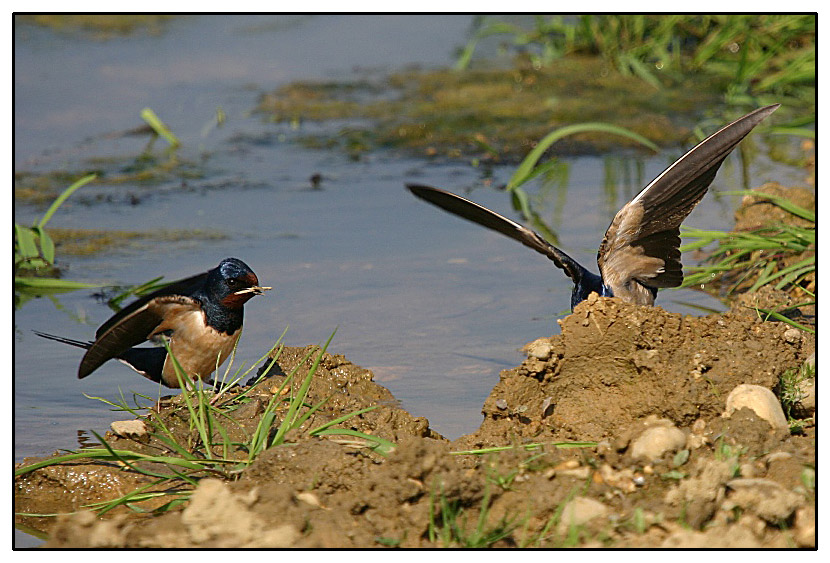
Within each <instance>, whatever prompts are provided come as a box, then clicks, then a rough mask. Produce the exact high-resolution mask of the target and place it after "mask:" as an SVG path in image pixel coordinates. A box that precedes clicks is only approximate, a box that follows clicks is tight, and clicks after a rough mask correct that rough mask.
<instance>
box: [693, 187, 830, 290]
mask: <svg viewBox="0 0 830 563" xmlns="http://www.w3.org/2000/svg"><path fill="white" fill-rule="evenodd" d="M726 193H727V194H737V195H752V196H755V197H761V198H765V199H768V200H769V201H770V202H771V203H773V204H775V205H777V206H778V207H780V208H781V209H783V210H785V211H787V212H788V213H790V214H792V215H794V216H796V217H800V218H801V219H804V220H806V221H808V222H809V224H808V225H807V226H799V225H791V224H785V223H782V224H777V225H772V226H764V227H760V228H758V229H754V230H752V231H735V232H725V231H716V230H714V231H709V230H703V229H693V228H688V227H684V228H683V236H684V238H692V239H697V240H696V241H695V242H690V243H687V244H685V245H683V246H682V247H681V251H684V252H685V251H689V250H698V249H702V248H705V247H707V246H709V245H711V244H715V245H717V248H715V250H713V251H712V253H711V254H710V255H709V257H708V258H707V262H708V264H706V265H703V266H696V267H691V268H689V269H688V270H689V273H688V274H687V275H686V277H685V279H684V280H683V286H682V287H691V286H699V287H701V289H705V288H706V286H707V285H708V284H712V285H714V286H715V287H719V288H721V291H722V292H723V294H724V295H725V296H727V297H728V296H729V295H731V294H732V293H733V292H735V291H736V290H739V289H741V290H746V291H748V292H754V291H757V290H758V289H759V288H761V287H763V286H765V285H770V286H772V287H774V288H775V289H785V290H786V289H792V288H796V287H797V288H799V289H800V290H802V291H805V292H808V291H807V289H806V287H805V286H806V280H807V279H808V278H813V277H814V276H815V271H816V259H815V255H814V253H815V244H816V230H815V220H816V218H815V213H814V212H812V211H810V210H808V209H804V208H802V207H799V206H797V205H795V204H793V203H792V202H790V201H788V200H787V199H785V198H782V197H779V196H775V195H773V194H765V193H763V192H757V191H751V190H746V191H738V192H726ZM808 293H809V292H808Z"/></svg>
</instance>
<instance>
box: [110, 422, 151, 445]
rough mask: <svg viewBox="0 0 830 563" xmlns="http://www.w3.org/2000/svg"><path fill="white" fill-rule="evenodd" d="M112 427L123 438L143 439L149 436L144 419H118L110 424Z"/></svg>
mask: <svg viewBox="0 0 830 563" xmlns="http://www.w3.org/2000/svg"><path fill="white" fill-rule="evenodd" d="M110 428H112V431H113V432H115V433H116V434H118V435H119V436H121V437H122V438H133V439H135V440H141V439H143V438H146V437H147V436H148V434H147V426H146V425H145V424H144V421H143V420H116V421H114V422H113V423H112V424H110Z"/></svg>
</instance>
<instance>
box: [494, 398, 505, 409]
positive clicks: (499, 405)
mask: <svg viewBox="0 0 830 563" xmlns="http://www.w3.org/2000/svg"><path fill="white" fill-rule="evenodd" d="M496 408H497V409H499V410H500V411H504V410H507V401H505V400H504V399H498V400H497V401H496Z"/></svg>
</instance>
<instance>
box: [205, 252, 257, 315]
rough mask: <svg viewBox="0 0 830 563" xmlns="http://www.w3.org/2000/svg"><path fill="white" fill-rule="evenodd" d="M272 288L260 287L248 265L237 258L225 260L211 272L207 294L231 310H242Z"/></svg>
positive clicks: (206, 288)
mask: <svg viewBox="0 0 830 563" xmlns="http://www.w3.org/2000/svg"><path fill="white" fill-rule="evenodd" d="M269 289H271V288H270V287H263V286H260V285H259V279H258V278H257V276H256V274H255V273H254V271H253V270H251V268H250V267H248V265H247V264H246V263H245V262H243V261H242V260H239V259H237V258H225V259H224V260H222V262H220V263H219V266H217V267H216V268H214V269H213V270H211V272H210V273H209V274H208V278H207V281H206V287H205V290H206V293H207V294H208V295H209V296H210V298H211V299H213V300H215V301H216V302H218V303H221V304H222V305H223V306H225V307H228V308H229V309H239V308H241V307H242V306H243V305H244V304H245V303H246V302H247V301H248V300H249V299H250V298H251V297H253V296H254V295H262V294H263V293H264V292H265V291H266V290H269Z"/></svg>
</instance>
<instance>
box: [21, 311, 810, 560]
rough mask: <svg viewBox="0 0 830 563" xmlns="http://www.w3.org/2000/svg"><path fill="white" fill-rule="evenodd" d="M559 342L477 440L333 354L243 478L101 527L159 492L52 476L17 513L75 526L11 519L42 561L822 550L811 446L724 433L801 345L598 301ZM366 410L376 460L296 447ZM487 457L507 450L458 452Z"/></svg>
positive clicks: (104, 471) (504, 393) (776, 433)
mask: <svg viewBox="0 0 830 563" xmlns="http://www.w3.org/2000/svg"><path fill="white" fill-rule="evenodd" d="M560 324H561V327H562V334H561V335H557V336H553V337H550V338H541V339H539V340H537V341H535V342H533V343H531V344H529V345H528V346H527V347H526V351H527V353H528V358H527V359H526V360H525V361H524V362H522V364H521V365H520V366H518V367H516V368H513V369H509V370H505V371H503V372H502V375H501V381H500V382H499V383H498V384H497V385H496V387H495V388H494V390H493V392H492V393H491V395H490V397H488V399H487V400H486V402H485V404H484V407H483V414H484V421H483V423H482V425H481V428H480V429H479V430H478V431H476V432H475V433H473V434H471V435H469V436H464V437H462V438H459V439H458V440H456V441H454V442H449V441H447V440H446V439H444V438H443V437H441V436H440V435H438V434H437V433H435V432H433V431H432V430H431V429H430V428H429V424H428V422H427V421H426V419H423V418H418V417H413V416H411V415H410V414H409V413H407V412H406V411H404V410H403V409H401V408H400V407H399V406H398V405H397V404H396V403H395V401H394V398H393V397H392V395H391V394H390V393H389V392H388V391H387V390H386V389H384V388H383V387H381V386H379V385H377V384H376V383H374V382H373V381H372V377H373V376H372V373H371V372H370V371H368V370H365V369H362V368H360V367H359V366H355V365H354V364H352V363H351V362H349V361H348V360H346V359H345V358H344V357H342V356H339V355H328V354H326V355H324V357H323V361H322V364H321V366H322V369H320V370H319V371H318V373H317V374H316V375H315V376H314V379H313V384H312V387H311V392H310V395H309V398H308V400H307V402H308V404H310V405H313V404H316V403H317V402H319V401H320V400H322V399H323V398H325V397H330V399H329V401H328V402H327V403H325V405H324V406H323V407H322V408H321V409H320V410H319V411H318V412H317V413H316V414H315V416H314V420H310V421H308V423H307V424H306V425H304V426H303V428H301V429H300V430H299V431H294V432H293V433H292V435H291V436H290V437H289V440H288V443H286V444H284V445H282V446H277V447H273V448H271V449H269V450H267V451H265V452H264V453H263V454H262V455H260V456H259V458H258V459H256V461H255V462H254V463H253V464H252V465H250V466H249V467H248V468H247V469H246V470H244V471H242V472H241V474H239V475H238V477H237V478H235V479H217V478H215V477H210V476H205V477H204V478H202V479H201V480H200V481H199V483H198V486H197V487H196V488H195V491H194V492H193V493H192V496H191V497H190V498H189V500H188V501H187V502H185V503H183V504H182V506H181V507H179V508H176V509H171V510H167V511H165V512H164V513H161V514H153V513H146V514H142V515H140V516H136V515H135V514H134V513H131V512H130V511H128V510H126V509H124V508H118V509H115V510H112V511H111V512H108V513H107V514H106V515H104V516H103V517H101V518H98V517H95V516H94V515H93V514H92V513H91V512H89V511H85V510H83V507H84V506H85V505H88V504H89V503H91V502H93V501H101V500H107V499H112V498H117V497H119V496H121V495H123V494H125V493H127V492H129V491H130V490H134V489H135V488H137V487H138V486H141V485H146V484H148V483H149V482H150V481H151V480H152V479H150V478H147V477H142V476H137V475H136V474H135V473H133V472H131V471H128V470H126V469H125V468H124V467H120V466H118V465H117V464H115V463H112V464H109V463H102V462H96V463H92V462H85V463H80V462H79V463H69V464H63V465H60V466H52V467H46V468H42V469H38V470H36V471H33V472H30V473H27V474H26V475H23V476H21V477H19V478H17V479H16V481H15V503H16V505H15V510H16V512H26V513H40V514H43V513H49V512H63V513H70V512H73V511H78V512H75V513H74V514H70V515H66V516H61V517H59V518H57V519H51V518H31V517H27V518H22V517H18V519H19V520H20V521H22V522H23V523H24V524H26V525H28V526H30V527H32V528H36V529H42V530H46V531H47V532H48V534H49V540H48V542H47V543H46V546H48V547H197V546H198V547H337V548H350V547H352V548H355V547H383V546H401V547H435V546H466V547H479V546H496V547H521V546H541V547H560V546H591V547H596V546H614V547H660V546H663V547H704V546H705V547H718V546H720V547H791V546H812V545H815V470H814V467H815V435H814V428H813V427H811V426H809V425H808V426H807V428H806V429H805V431H804V434H803V435H792V434H790V433H789V432H788V431H787V430H786V429H784V430H782V429H780V428H772V427H771V426H770V424H769V423H768V422H767V421H766V420H764V419H762V418H759V416H757V415H756V414H755V413H754V412H753V411H752V410H749V409H747V408H744V409H741V410H738V411H736V412H735V413H733V414H732V416H731V417H730V418H724V417H723V416H722V413H723V412H724V409H725V400H726V397H727V395H728V394H729V393H730V391H731V390H732V389H733V388H734V387H735V386H737V385H739V384H747V383H750V384H755V385H759V386H762V387H765V388H767V389H772V388H773V387H774V386H775V385H776V383H777V382H778V379H779V377H780V375H781V374H782V373H783V372H784V371H785V370H788V369H792V368H797V367H798V366H800V365H801V364H802V363H803V362H804V360H805V359H806V358H807V357H808V356H809V355H810V354H811V353H812V352H813V350H814V339H813V338H812V337H806V336H801V334H802V333H799V334H798V337H797V338H796V337H794V336H793V334H792V333H791V332H789V333H788V332H787V331H788V330H790V328H789V327H787V326H786V325H783V324H781V323H773V322H766V323H764V322H761V321H760V320H758V319H757V317H755V318H752V317H749V316H741V315H732V314H726V315H722V316H721V315H714V316H709V317H703V318H694V317H682V316H680V315H677V314H673V313H668V312H666V311H664V310H663V309H661V308H659V307H638V306H633V305H628V304H624V303H620V302H618V301H617V300H614V299H607V298H599V297H596V296H593V297H592V298H590V299H588V300H587V301H585V302H584V303H582V304H580V305H579V306H578V307H577V308H576V310H575V311H574V313H573V314H572V315H570V316H568V317H566V318H565V319H563V320H562V321H560ZM308 350H309V348H306V349H303V348H286V349H285V350H284V351H283V354H282V355H281V356H280V357H279V361H278V363H279V367H280V370H277V372H278V373H277V374H276V375H273V376H271V377H268V378H267V379H265V380H264V381H263V382H262V383H260V384H258V385H257V387H256V388H255V389H254V391H253V392H251V394H252V396H253V397H254V399H252V400H251V401H249V402H247V403H245V404H244V405H242V406H240V407H239V408H238V409H236V410H235V411H233V414H231V416H232V417H233V418H234V419H235V420H237V421H238V422H239V428H240V430H239V432H240V433H241V434H240V435H243V434H244V433H245V432H246V431H248V430H245V429H248V428H251V427H252V425H255V424H256V422H257V421H258V417H259V416H260V415H261V408H262V403H263V402H265V401H267V400H268V399H269V397H271V396H272V395H273V393H274V392H277V391H276V390H277V389H279V385H280V382H282V381H283V380H284V378H285V375H284V374H285V373H289V371H290V370H291V369H293V368H294V367H295V366H296V365H297V364H298V363H300V362H301V360H302V359H303V358H304V357H305V355H306V353H307V352H308ZM310 363H311V360H307V361H306V362H305V364H304V365H303V366H301V368H300V370H299V372H298V375H300V376H301V375H302V374H303V373H304V372H307V369H308V367H309V365H310ZM370 405H379V407H378V408H377V409H375V410H372V411H370V412H366V413H363V414H361V415H359V416H357V417H354V418H352V419H350V420H348V421H347V422H345V423H344V424H343V425H341V427H344V426H345V427H346V428H350V429H354V430H358V431H361V432H364V433H366V434H374V435H377V436H380V437H383V438H386V439H388V440H392V441H394V442H395V444H396V449H395V451H394V452H392V453H391V454H389V455H388V456H387V457H383V456H381V455H378V454H377V453H375V452H373V451H371V450H369V449H367V448H362V447H355V446H357V445H358V444H354V443H345V442H343V441H342V440H338V441H334V440H331V439H327V438H313V437H309V436H308V435H307V433H305V432H304V430H305V429H307V428H309V427H311V426H316V425H319V424H322V423H323V422H325V421H327V420H332V419H334V418H336V417H339V416H341V415H343V414H345V413H348V412H354V411H355V410H359V409H362V408H365V407H366V406H370ZM160 412H161V415H162V416H164V417H167V418H166V420H170V421H172V420H174V419H175V418H176V417H181V416H182V412H183V409H182V408H181V406H180V404H179V400H178V398H176V399H173V400H170V401H169V402H168V403H167V404H165V405H162V406H161V407H160ZM281 413H282V411H278V418H279V416H281ZM171 426H175V425H173V424H172V422H171ZM227 427H228V428H232V427H233V428H236V426H235V425H231V424H228V425H227ZM181 431H182V432H185V431H187V425H186V424H184V423H182V424H181ZM182 439H184V441H185V443H187V437H186V436H184V435H183V436H182ZM106 440H107V441H108V443H110V445H112V446H113V447H114V448H117V449H135V450H138V451H148V450H152V449H153V448H154V447H157V444H154V442H153V440H154V439H149V440H147V439H144V440H143V441H142V440H138V439H134V440H129V439H126V438H120V437H117V436H114V435H108V436H107V437H106ZM567 441H581V442H585V441H588V443H587V444H583V445H582V447H572V448H567V447H560V446H561V443H562V442H567ZM533 444H536V445H535V446H534V445H533ZM557 444H559V445H557ZM494 446H502V447H504V446H506V448H504V449H502V450H500V451H493V452H490V453H480V454H465V453H459V452H464V451H465V450H470V449H472V448H486V447H494ZM241 454H244V452H236V453H235V454H234V455H241ZM27 461H28V460H27ZM183 486H184V484H183ZM160 504H161V503H160V502H159V503H157V504H156V506H159V505H160ZM143 506H145V507H149V508H152V507H153V503H149V504H145V505H143Z"/></svg>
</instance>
